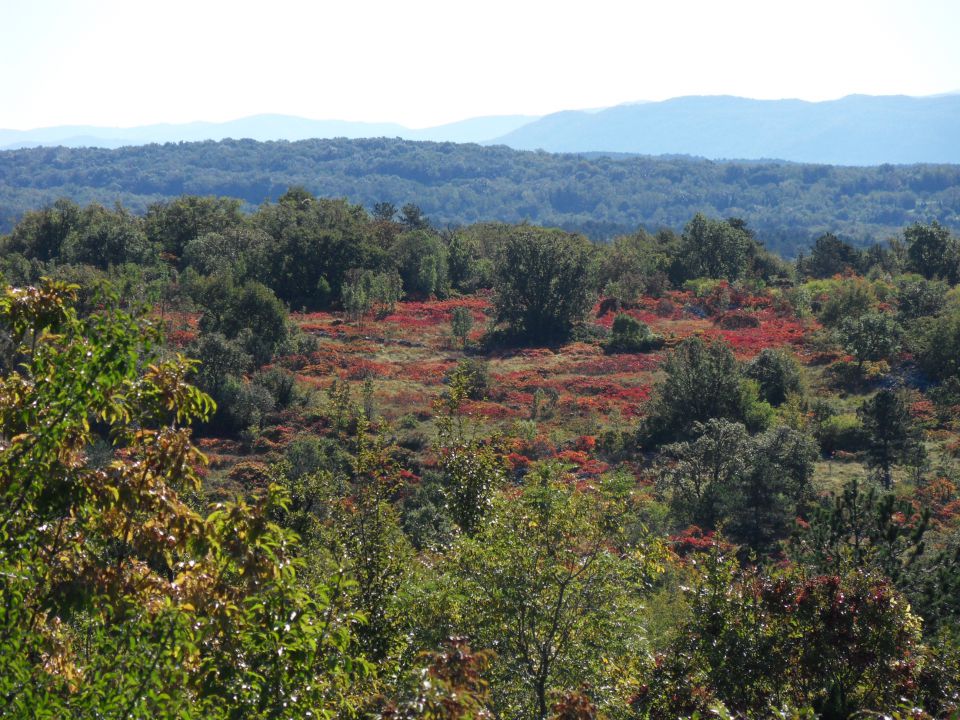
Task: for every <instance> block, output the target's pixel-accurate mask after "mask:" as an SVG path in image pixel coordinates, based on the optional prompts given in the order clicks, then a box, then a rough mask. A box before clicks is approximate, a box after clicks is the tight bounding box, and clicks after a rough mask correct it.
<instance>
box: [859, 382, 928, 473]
mask: <svg viewBox="0 0 960 720" xmlns="http://www.w3.org/2000/svg"><path fill="white" fill-rule="evenodd" d="M857 416H858V417H859V418H860V422H861V423H863V429H864V431H865V433H866V436H867V465H868V466H869V467H871V468H872V469H873V470H875V471H876V473H877V474H878V476H879V478H880V481H881V482H882V483H883V486H884V487H885V488H887V489H888V490H889V489H890V487H891V486H892V485H893V477H892V474H891V470H892V468H893V466H894V465H896V464H900V463H904V462H916V461H917V459H918V458H919V457H920V456H922V454H923V443H922V442H921V431H920V428H918V427H917V425H916V423H915V422H914V420H913V417H911V415H910V404H909V399H908V397H907V394H906V392H905V391H902V390H900V391H897V390H890V389H887V388H884V389H882V390H880V391H879V392H878V393H877V394H876V395H874V396H873V397H872V398H870V399H869V400H866V401H864V403H863V404H862V405H861V406H860V408H859V409H858V410H857Z"/></svg>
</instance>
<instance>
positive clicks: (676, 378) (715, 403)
mask: <svg viewBox="0 0 960 720" xmlns="http://www.w3.org/2000/svg"><path fill="white" fill-rule="evenodd" d="M663 370H664V373H665V377H664V379H663V380H662V381H661V382H660V383H659V384H658V385H657V388H656V394H655V396H654V399H653V400H652V401H651V402H650V404H649V408H648V414H647V418H646V420H645V421H644V425H643V427H642V429H641V435H642V438H643V439H646V440H651V441H654V442H657V441H663V440H676V439H681V438H686V437H689V436H690V435H691V433H692V431H693V428H694V425H695V423H697V422H701V423H705V422H707V421H708V420H710V419H712V418H726V419H728V420H733V421H744V420H745V419H746V415H747V409H748V408H747V407H746V404H745V396H744V392H743V387H742V381H741V374H740V367H739V365H738V363H737V360H736V358H734V356H733V352H732V351H731V350H730V347H729V346H728V345H726V344H725V343H723V342H721V341H716V342H712V343H707V342H705V341H704V340H703V339H702V338H699V337H691V338H688V339H686V340H684V341H683V342H682V343H680V345H678V346H677V347H676V349H674V351H673V352H671V353H670V355H668V356H667V359H666V362H664V364H663Z"/></svg>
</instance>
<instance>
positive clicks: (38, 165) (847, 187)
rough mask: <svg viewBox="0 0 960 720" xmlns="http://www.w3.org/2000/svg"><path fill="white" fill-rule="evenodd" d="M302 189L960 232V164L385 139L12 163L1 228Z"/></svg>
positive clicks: (209, 145)
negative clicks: (74, 206) (936, 225)
mask: <svg viewBox="0 0 960 720" xmlns="http://www.w3.org/2000/svg"><path fill="white" fill-rule="evenodd" d="M290 186H303V187H305V188H307V189H308V190H309V191H310V192H312V193H314V194H317V195H321V196H327V197H348V198H350V199H351V200H352V201H354V202H357V203H360V204H362V205H363V206H364V207H366V208H368V209H372V208H373V206H374V205H375V204H376V203H378V202H390V203H394V204H396V205H398V206H401V205H403V204H406V203H408V202H411V201H414V202H416V203H417V204H418V205H419V206H420V207H422V208H423V210H424V212H425V213H426V214H428V215H429V216H430V217H431V218H432V219H433V221H434V222H435V223H436V224H437V226H438V227H447V226H451V225H466V224H472V223H476V222H479V221H498V222H508V223H515V222H522V221H528V222H531V223H534V224H539V225H548V226H554V227H560V228H563V229H566V230H568V231H576V232H581V233H584V234H586V235H588V236H589V237H591V238H593V239H608V238H610V237H613V236H615V235H617V234H623V233H626V232H632V231H634V230H635V229H636V228H638V227H645V228H647V229H648V230H651V231H655V230H657V229H659V228H661V227H665V228H670V229H672V230H674V231H679V230H680V229H681V228H682V227H683V225H684V224H685V223H686V222H687V221H688V220H689V218H690V217H692V216H693V215H694V214H695V213H697V212H704V213H706V214H708V215H712V216H722V217H730V216H733V217H740V218H743V219H744V220H745V221H746V222H748V223H749V224H750V226H751V227H753V228H755V229H756V230H757V231H758V232H760V233H761V234H762V235H763V238H764V241H765V243H766V244H767V246H768V247H769V248H771V249H773V250H775V251H777V252H778V253H780V254H781V255H784V256H786V257H793V256H795V255H796V254H797V253H798V252H799V251H800V250H801V249H802V248H805V247H806V246H808V245H809V244H810V242H811V241H812V240H813V239H814V238H815V237H817V236H818V235H820V234H822V233H824V232H833V233H836V234H837V235H840V236H841V237H845V238H846V239H848V240H851V241H852V242H853V243H854V244H856V245H866V244H869V243H871V242H876V241H880V240H884V239H886V237H887V236H889V235H890V234H892V233H894V232H896V230H897V229H899V228H900V227H903V226H905V225H909V224H912V223H914V222H931V221H934V220H936V221H938V222H940V223H941V224H943V225H946V226H948V227H960V194H958V187H960V169H958V168H957V167H956V166H950V165H910V166H890V165H884V166H880V167H876V168H854V167H832V166H822V165H800V164H790V163H780V162H755V163H744V162H740V163H716V162H710V161H706V160H698V159H693V158H681V157H659V158H647V157H609V156H597V155H576V156H575V155H559V154H548V153H543V152H519V151H514V150H510V149H508V148H506V147H481V146H478V145H457V144H452V143H417V142H409V141H402V140H389V139H383V138H381V139H369V140H345V139H338V140H309V141H301V142H295V143H287V142H268V143H259V142H255V141H250V140H239V141H235V140H225V141H222V142H204V143H181V144H178V145H173V144H167V145H162V146H161V145H150V146H145V147H128V148H120V149H117V150H103V149H67V148H36V149H30V150H17V151H10V152H4V153H0V208H2V210H0V230H4V229H5V230H9V229H10V228H11V227H12V226H13V224H14V223H15V222H16V221H17V219H18V218H19V217H21V216H22V215H23V214H24V213H25V212H27V211H28V210H33V209H37V208H39V207H41V206H43V205H45V204H49V203H52V202H53V201H55V200H56V199H58V198H59V197H61V196H66V197H70V198H72V199H73V200H75V201H77V202H80V203H89V202H100V203H103V204H106V205H112V204H113V203H114V202H116V201H120V202H122V203H123V204H124V205H125V206H126V207H128V208H130V209H131V211H133V212H137V213H141V212H144V211H145V210H146V207H147V206H148V205H149V204H151V203H154V202H156V201H158V200H169V199H171V198H173V197H176V196H179V195H182V194H185V193H186V194H194V195H219V196H228V197H233V198H237V199H239V200H241V201H243V203H245V207H246V208H247V209H252V208H253V207H255V206H258V205H260V204H261V203H263V202H265V201H275V200H277V199H278V198H279V197H280V196H281V195H282V194H283V193H284V192H286V190H287V188H288V187H290Z"/></svg>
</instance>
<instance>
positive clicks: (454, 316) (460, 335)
mask: <svg viewBox="0 0 960 720" xmlns="http://www.w3.org/2000/svg"><path fill="white" fill-rule="evenodd" d="M472 328H473V313H471V312H470V308H467V307H462V306H461V307H455V308H454V309H453V312H451V313H450V332H451V334H452V335H453V337H454V338H456V339H457V340H459V341H460V345H461V346H462V347H466V346H467V337H468V336H469V335H470V330H471V329H472Z"/></svg>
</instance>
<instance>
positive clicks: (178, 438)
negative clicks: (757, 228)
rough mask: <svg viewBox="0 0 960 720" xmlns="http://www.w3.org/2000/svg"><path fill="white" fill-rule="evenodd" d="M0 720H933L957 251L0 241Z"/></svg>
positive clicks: (550, 243)
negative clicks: (791, 255)
mask: <svg viewBox="0 0 960 720" xmlns="http://www.w3.org/2000/svg"><path fill="white" fill-rule="evenodd" d="M0 271H2V274H3V277H4V280H5V290H4V291H3V294H2V297H0V374H2V377H0V708H2V710H0V715H3V716H4V717H15V718H21V717H22V718H27V717H30V718H34V717H36V718H67V717H78V718H80V717H82V718H87V717H91V718H92V717H104V718H107V717H110V718H113V717H116V718H121V717H122V718H131V717H132V718H161V717H183V718H194V717H198V718H199V717H202V718H237V719H239V718H291V719H292V718H308V717H328V718H392V719H399V718H403V719H411V720H412V719H414V718H417V719H427V718H431V719H436V720H440V719H453V718H494V717H498V718H530V719H532V720H533V719H535V720H544V719H546V718H558V719H560V718H562V719H568V718H569V719H574V718H575V719H578V720H587V719H590V718H611V719H619V718H623V719H624V720H626V719H629V718H636V719H638V720H640V719H650V720H654V719H663V720H667V719H673V718H694V717H699V718H706V717H718V718H766V717H780V718H807V717H822V718H836V719H841V718H860V717H891V718H917V719H919V718H951V717H957V716H958V713H960V634H958V633H960V364H958V363H960V360H958V358H960V290H958V289H957V284H958V282H960V239H958V238H957V237H955V236H953V235H951V233H950V232H949V231H948V230H946V229H945V228H943V227H941V226H939V225H937V224H935V223H934V224H930V225H919V224H917V225H912V226H909V227H906V228H904V229H903V230H902V232H901V233H900V234H899V235H897V236H894V237H891V238H889V240H888V241H886V242H884V243H881V244H877V245H874V246H871V247H869V248H867V249H865V250H864V249H858V248H856V247H853V246H852V245H850V244H848V243H846V242H844V241H843V240H841V239H839V238H837V237H836V236H834V235H830V234H824V235H822V236H821V237H820V238H819V239H818V240H817V241H816V242H815V243H814V244H813V245H812V246H811V247H810V249H809V251H808V252H807V253H805V254H803V255H802V256H800V257H799V258H797V259H796V260H795V261H793V262H786V261H784V260H783V259H781V258H780V257H778V256H777V255H775V254H773V253H772V252H770V251H769V250H767V249H766V248H765V247H764V244H763V243H762V238H760V237H758V236H757V235H756V234H755V233H754V232H753V231H752V230H751V228H750V227H749V226H747V224H746V223H744V222H743V221H742V220H739V219H737V218H729V219H717V218H711V217H708V216H706V215H703V214H695V215H694V216H693V217H691V218H690V219H689V222H688V223H687V224H686V226H685V228H684V230H683V232H681V233H677V232H673V231H670V230H661V231H658V232H656V233H650V232H647V231H645V230H638V231H637V232H635V233H632V234H628V235H623V236H620V237H618V238H616V239H615V240H614V241H612V242H610V243H603V244H598V243H593V242H591V241H589V240H588V239H586V238H585V237H582V236H580V235H576V234H571V233H568V232H565V231H562V230H559V229H549V228H541V227H536V226H532V225H527V224H520V225H509V224H492V223H482V224H473V225H466V226H463V227H460V228H458V229H456V230H438V229H437V228H435V227H433V225H432V224H431V221H430V219H429V218H428V217H425V215H424V213H423V212H422V211H421V209H420V208H419V207H417V206H415V205H408V206H405V207H403V208H400V209H399V210H398V209H397V208H395V207H394V206H392V205H390V204H389V203H380V204H378V205H376V207H375V208H374V210H373V212H367V211H366V210H365V209H364V208H362V207H360V206H358V205H352V204H350V203H349V202H347V201H345V200H330V199H325V198H318V197H315V196H313V195H312V194H311V193H309V192H307V191H306V190H303V189H301V188H293V189H290V190H289V191H288V192H286V193H285V194H284V195H283V196H282V197H281V198H280V199H279V200H278V201H277V202H276V203H267V204H264V205H263V206H261V207H260V208H258V209H257V210H256V211H255V212H253V213H252V214H247V213H244V212H243V211H242V208H241V206H240V204H239V203H238V202H237V201H234V200H229V199H225V198H217V197H196V196H183V197H180V198H178V199H175V200H171V201H163V202H159V203H156V204H153V205H151V206H150V207H149V209H148V210H147V211H146V213H145V214H144V215H142V216H140V215H134V214H132V213H130V212H127V211H125V210H124V209H123V208H120V207H118V208H115V209H113V210H110V209H105V208H103V207H100V206H97V205H91V206H88V207H80V206H78V205H75V204H73V203H71V202H69V201H58V202H57V203H55V204H53V205H51V206H49V207H46V208H44V209H42V210H37V211H33V212H29V213H27V214H26V215H25V216H24V217H23V218H22V219H21V220H20V221H19V222H18V223H17V225H16V226H15V227H14V228H13V230H12V232H11V233H10V234H9V235H7V236H5V237H4V238H3V239H2V256H0Z"/></svg>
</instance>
